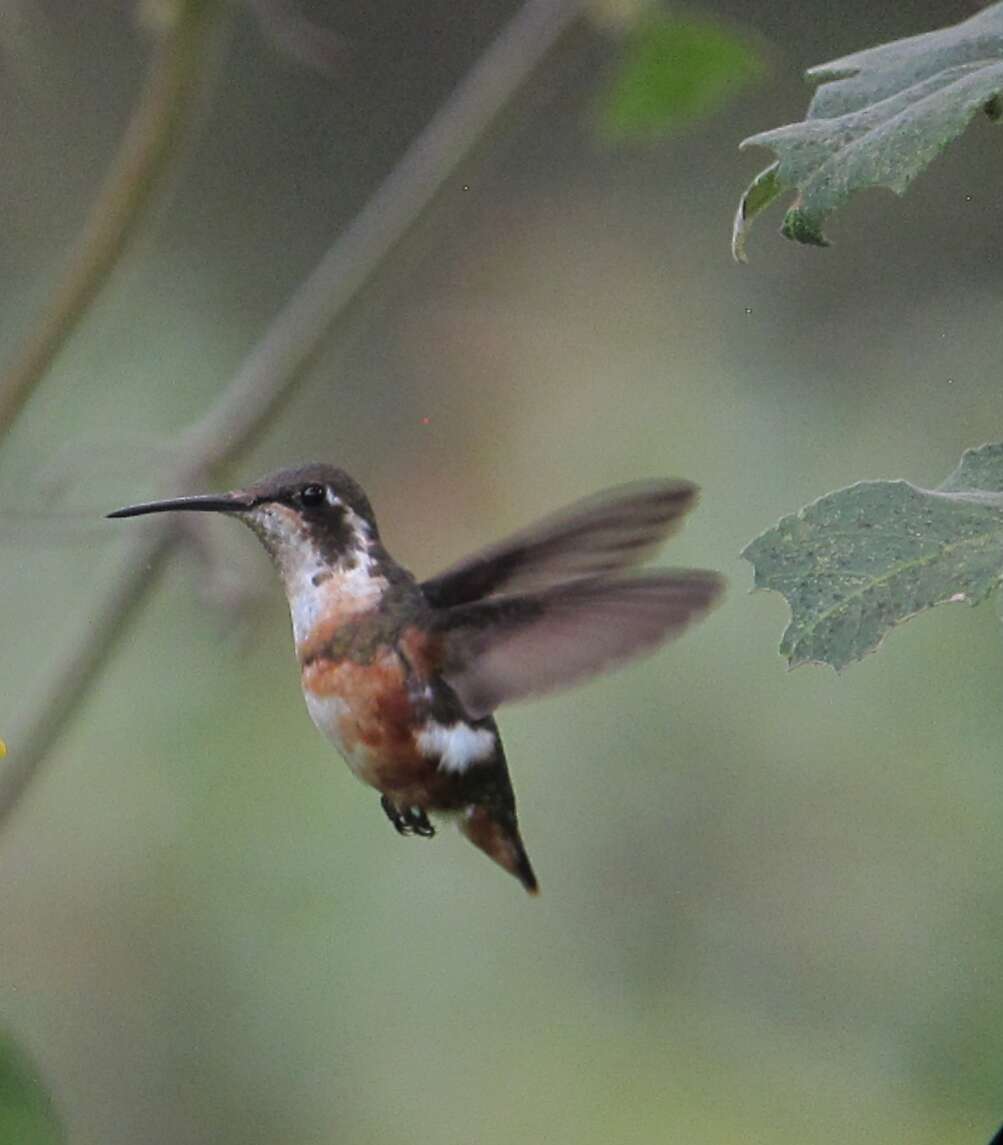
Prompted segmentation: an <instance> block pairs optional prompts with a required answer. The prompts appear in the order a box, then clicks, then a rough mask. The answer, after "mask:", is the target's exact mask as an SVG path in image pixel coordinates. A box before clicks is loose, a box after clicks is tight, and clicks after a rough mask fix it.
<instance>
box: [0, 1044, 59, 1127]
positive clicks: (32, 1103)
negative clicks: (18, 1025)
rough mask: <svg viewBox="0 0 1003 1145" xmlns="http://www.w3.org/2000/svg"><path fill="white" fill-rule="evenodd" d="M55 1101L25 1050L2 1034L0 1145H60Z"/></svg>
mask: <svg viewBox="0 0 1003 1145" xmlns="http://www.w3.org/2000/svg"><path fill="white" fill-rule="evenodd" d="M64 1140H65V1138H64V1136H63V1131H62V1127H61V1126H60V1123H59V1119H58V1118H57V1117H56V1113H55V1110H54V1108H53V1105H52V1100H51V1098H50V1097H49V1094H48V1092H47V1091H46V1089H45V1086H44V1085H43V1084H42V1081H41V1079H40V1077H39V1075H38V1072H37V1071H36V1069H35V1067H34V1066H33V1065H32V1063H31V1062H30V1061H29V1060H28V1058H27V1056H26V1055H25V1053H24V1052H23V1050H21V1049H19V1048H18V1047H17V1046H16V1045H15V1044H14V1042H13V1041H12V1040H11V1039H10V1038H9V1037H7V1036H6V1035H4V1034H0V1142H4V1143H6V1142H8V1141H9V1142H11V1143H13V1142H17V1145H61V1143H62V1142H63V1141H64Z"/></svg>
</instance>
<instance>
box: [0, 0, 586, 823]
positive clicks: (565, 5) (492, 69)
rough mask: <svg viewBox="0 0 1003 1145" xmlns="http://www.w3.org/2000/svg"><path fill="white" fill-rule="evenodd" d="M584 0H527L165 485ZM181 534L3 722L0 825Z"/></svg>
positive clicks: (143, 551) (328, 315)
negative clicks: (17, 713) (6, 731)
mask: <svg viewBox="0 0 1003 1145" xmlns="http://www.w3.org/2000/svg"><path fill="white" fill-rule="evenodd" d="M582 7H583V0H527V2H526V3H525V4H524V5H523V7H522V8H521V9H520V10H519V12H518V13H517V14H516V15H515V16H514V17H513V19H512V20H511V22H510V23H509V24H508V25H507V26H506V27H505V28H504V29H503V30H502V32H501V33H500V34H499V35H498V37H497V38H496V39H495V41H494V42H493V43H492V44H491V45H490V46H489V47H488V49H487V50H486V51H485V53H484V54H483V55H482V56H481V58H480V59H479V60H478V61H477V63H476V64H475V65H474V66H473V68H472V69H471V71H470V72H469V73H468V75H467V76H466V78H465V79H464V80H463V81H462V83H461V84H460V85H459V87H457V89H456V90H455V91H454V92H453V94H452V95H451V96H450V97H449V99H448V100H447V101H446V103H445V104H444V105H443V107H442V108H441V109H440V110H439V111H438V112H437V113H436V115H435V116H434V118H433V119H432V120H431V122H430V123H429V124H428V126H427V127H426V128H425V129H424V130H423V131H422V132H421V133H420V134H419V136H418V137H417V138H416V139H415V141H414V142H413V143H412V145H411V146H410V147H409V148H408V150H407V151H406V152H405V154H404V156H403V157H402V159H401V160H400V162H399V163H398V164H397V166H396V167H395V168H394V170H393V171H392V172H391V173H390V175H389V176H388V178H387V179H386V181H385V182H384V183H383V184H382V186H381V187H380V188H379V189H378V190H377V191H376V193H375V194H374V195H373V197H372V198H371V199H370V200H369V201H368V202H367V203H366V205H365V206H364V207H363V208H362V210H361V211H360V212H359V214H358V215H357V216H356V218H355V219H354V220H353V221H352V223H350V224H349V226H348V228H347V229H346V230H345V231H344V232H342V234H341V235H340V236H339V237H338V238H337V239H336V240H335V242H334V244H333V245H332V246H331V248H330V249H329V251H328V252H327V254H326V255H325V256H324V258H323V260H322V261H321V262H320V264H319V265H318V266H317V268H316V269H315V270H314V271H313V273H312V274H311V275H310V277H309V278H308V279H307V280H306V282H305V283H304V284H303V285H302V286H301V287H300V289H299V290H298V291H297V292H296V294H295V295H293V297H292V299H290V301H289V302H288V303H287V304H286V306H285V307H284V308H283V310H282V311H281V312H280V313H279V315H278V316H277V317H276V318H275V320H274V321H273V322H272V324H271V326H270V327H269V328H268V330H267V331H266V332H265V334H264V336H263V337H262V339H261V340H260V341H259V342H258V344H257V345H256V346H255V348H254V349H253V350H252V351H251V353H250V355H249V356H248V358H247V360H246V361H245V363H244V365H243V366H242V367H241V368H240V369H239V370H238V372H237V374H236V376H235V377H234V378H233V380H232V381H231V382H230V384H229V385H228V386H227V387H226V389H225V390H224V391H223V393H222V394H221V395H220V397H219V399H218V401H217V402H216V404H215V406H213V407H212V408H211V409H210V410H209V411H208V413H207V414H206V415H205V417H204V418H203V419H202V420H201V421H200V422H198V423H197V424H196V425H194V426H193V427H192V428H191V429H190V430H189V431H188V432H187V433H186V434H185V435H184V436H183V438H182V442H181V457H180V463H179V465H178V467H177V469H175V470H174V471H173V473H172V475H171V477H170V480H171V488H170V493H171V495H173V496H177V495H180V494H183V493H186V492H191V491H195V490H196V489H197V487H198V485H199V484H200V481H201V480H202V479H204V474H205V473H206V471H207V470H208V469H211V468H212V467H214V466H216V465H218V464H220V463H221V462H223V461H225V460H231V459H233V458H234V457H235V456H237V454H238V453H239V452H240V451H241V450H243V449H244V448H246V447H247V445H248V444H249V443H250V442H251V441H252V440H253V439H254V437H255V436H256V435H257V434H258V433H259V432H260V431H261V430H262V429H263V428H264V427H265V426H266V425H267V424H268V423H269V422H270V421H271V418H272V414H273V413H274V411H275V409H276V407H277V406H278V404H279V403H280V402H281V401H282V400H283V399H284V398H285V397H286V396H287V395H288V393H289V392H290V390H291V389H292V387H293V386H294V385H295V384H296V383H297V382H298V381H299V380H300V379H301V378H302V377H303V375H304V374H305V372H306V370H307V369H308V367H309V366H310V364H311V362H312V361H313V360H314V358H315V357H316V355H317V353H318V352H319V350H320V348H321V346H322V344H323V341H324V338H325V336H326V334H327V333H328V331H329V330H330V329H331V327H332V325H333V324H334V322H335V321H336V319H337V318H338V317H339V316H340V314H341V313H342V312H343V311H344V309H345V307H346V306H347V305H348V303H349V302H351V301H352V299H353V298H354V297H355V295H356V294H357V293H358V292H359V290H360V289H361V288H362V287H363V286H364V285H365V283H366V282H367V281H368V279H369V278H370V277H371V276H372V275H373V273H374V272H375V271H376V269H377V268H378V267H379V265H380V264H381V262H382V261H383V259H384V258H385V257H386V256H387V254H388V253H389V252H390V251H391V250H392V248H393V247H394V246H395V245H396V243H397V242H398V241H399V240H400V239H401V238H402V237H403V235H404V234H405V233H406V231H407V230H408V229H409V228H410V227H411V226H412V225H413V224H414V223H415V221H416V220H417V218H418V216H419V215H420V214H421V212H422V211H423V210H424V209H425V207H426V206H427V205H428V204H429V202H430V201H431V199H432V198H433V196H434V195H435V193H436V191H437V190H438V189H439V188H440V187H441V186H442V184H443V183H444V182H445V181H446V179H448V178H449V176H450V175H451V174H452V172H453V171H454V170H455V169H456V168H457V166H458V165H459V164H460V163H461V162H462V160H463V159H464V158H465V157H466V156H467V154H469V152H470V150H471V149H472V148H473V146H474V145H475V144H476V143H477V142H478V140H479V139H480V138H481V136H482V135H483V134H484V132H485V131H486V130H487V128H488V126H489V125H490V124H491V122H492V121H493V119H494V118H495V116H496V115H497V114H498V113H499V111H501V109H502V108H503V107H504V106H505V105H506V104H507V103H508V102H509V100H510V99H511V98H512V97H513V96H514V95H515V94H516V92H518V90H519V89H520V88H521V86H522V85H523V84H524V83H525V81H526V80H527V79H528V78H529V76H530V74H531V73H532V72H533V71H534V70H535V68H536V67H538V66H539V64H540V63H541V62H542V61H543V60H544V59H545V58H546V56H547V55H548V54H549V52H550V51H551V50H552V49H553V47H554V46H555V44H556V43H557V42H558V40H559V39H560V38H561V37H562V35H563V34H564V32H565V31H566V30H567V29H568V28H569V27H570V26H571V24H572V23H573V22H574V21H575V19H576V18H577V16H578V14H579V12H580V11H581V9H582ZM176 537H177V534H176V532H175V531H174V529H173V526H172V525H171V523H170V522H169V521H165V522H163V523H161V522H159V521H158V522H151V523H150V524H149V525H148V526H147V527H146V528H145V529H144V530H143V532H142V535H141V536H140V537H139V538H138V539H137V540H135V541H134V542H132V544H131V545H130V547H129V548H128V549H127V550H126V551H125V553H123V556H122V560H121V563H120V565H119V567H118V569H117V571H116V572H115V574H114V575H113V576H112V577H111V579H110V581H109V583H108V585H107V586H106V587H105V589H104V591H103V593H102V595H101V597H100V598H99V600H98V603H97V605H96V606H95V609H94V612H93V614H92V616H91V617H90V618H89V619H88V622H87V624H86V625H85V627H84V628H83V629H82V630H81V631H80V633H79V634H78V636H77V639H76V641H75V642H74V644H72V645H71V647H70V648H69V649H68V650H65V651H64V652H62V653H61V655H60V657H59V659H58V666H57V668H56V669H55V671H54V672H53V673H52V675H51V678H50V679H49V680H48V681H46V683H45V684H44V685H43V686H42V688H41V690H40V693H39V695H38V696H37V697H36V699H35V702H34V704H32V705H30V706H29V707H28V708H27V709H26V711H25V712H24V713H23V714H22V717H21V721H20V723H19V725H18V726H16V727H15V728H14V729H12V730H11V733H10V737H9V740H8V745H9V749H10V756H9V757H8V760H7V762H6V764H5V765H3V766H2V767H0V826H2V825H3V824H4V823H5V822H6V820H7V818H8V817H9V816H10V814H11V813H12V811H13V810H14V808H15V807H16V806H17V804H18V802H19V800H20V798H21V796H22V795H23V794H24V792H25V790H26V789H27V787H28V785H29V784H30V782H31V780H32V779H33V778H34V777H35V775H37V773H38V771H39V768H40V765H41V764H42V762H43V761H44V760H45V758H46V755H47V754H48V752H49V749H50V748H51V747H52V746H53V744H54V743H55V742H56V740H57V739H58V737H59V735H60V734H61V732H62V731H63V729H64V728H65V727H66V725H67V723H68V722H69V721H70V719H71V718H72V716H73V715H74V714H75V712H76V710H77V708H78V707H79V705H80V703H81V701H82V700H83V699H84V697H85V696H86V695H87V694H88V692H89V690H90V688H91V685H92V684H93V683H94V681H95V680H96V678H97V676H98V675H99V673H100V671H101V669H102V668H103V667H104V665H105V663H106V662H107V661H108V659H109V657H110V655H111V653H112V652H113V650H114V648H115V646H116V644H117V642H118V639H119V637H120V636H121V635H122V634H123V633H124V632H125V631H126V629H127V628H128V627H129V624H130V623H131V621H132V618H133V616H134V615H135V614H136V611H137V608H138V606H139V604H140V603H141V602H142V601H143V599H144V598H145V596H146V594H147V592H148V590H149V589H150V587H151V586H152V584H153V582H154V580H155V579H156V576H157V574H158V573H159V571H160V569H161V568H162V567H163V564H164V561H165V559H166V557H167V556H168V554H169V553H170V552H171V550H172V548H173V546H174V541H175V539H176Z"/></svg>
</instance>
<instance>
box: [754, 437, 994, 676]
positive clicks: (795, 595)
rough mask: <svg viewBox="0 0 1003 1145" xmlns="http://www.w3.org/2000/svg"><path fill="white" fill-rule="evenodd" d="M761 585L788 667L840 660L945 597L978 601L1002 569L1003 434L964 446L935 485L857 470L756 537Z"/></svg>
mask: <svg viewBox="0 0 1003 1145" xmlns="http://www.w3.org/2000/svg"><path fill="white" fill-rule="evenodd" d="M742 555H743V556H744V557H746V558H747V559H748V560H750V561H751V562H752V564H753V566H754V568H755V584H756V587H757V588H770V589H774V590H775V591H776V592H779V593H782V594H783V595H784V596H785V597H786V598H787V602H788V604H789V605H790V606H791V621H790V624H789V625H788V626H787V630H786V631H785V632H784V635H783V639H782V641H781V643H780V651H781V654H783V655H785V656H787V658H788V660H789V661H790V664H791V666H792V667H796V666H797V665H798V664H804V663H807V662H809V661H816V662H820V663H825V664H831V665H832V666H833V667H834V668H843V667H845V666H846V665H847V664H849V663H850V662H851V661H853V660H859V659H860V658H861V657H862V656H863V655H865V653H867V652H872V651H874V650H875V649H876V648H877V647H878V645H879V644H880V643H881V640H882V639H883V638H884V636H885V635H886V634H887V633H888V632H889V631H890V630H891V628H892V627H893V626H894V625H896V624H899V623H901V622H902V621H903V620H908V619H909V618H910V617H911V616H914V615H915V614H916V613H918V612H922V611H923V610H924V609H927V608H932V607H933V606H934V605H937V604H944V603H948V602H952V603H953V602H965V603H967V604H978V603H979V602H980V601H982V600H984V599H985V598H986V597H987V596H988V595H989V594H990V593H991V592H992V591H993V589H994V588H996V586H997V585H998V584H999V582H1000V579H1001V576H1003V443H997V444H994V445H984V446H982V447H981V448H979V449H971V450H968V452H967V453H965V455H964V456H963V457H962V459H961V463H960V464H959V465H958V467H957V469H955V471H954V472H953V473H952V474H951V475H950V477H948V478H947V480H946V481H945V482H944V483H943V484H942V485H940V486H939V487H938V488H937V489H920V488H918V487H917V486H915V485H911V484H910V483H909V482H908V481H862V482H860V483H859V484H857V485H851V486H850V487H849V488H847V489H839V490H837V491H836V492H835V493H830V494H828V495H827V496H825V497H822V498H821V499H820V500H818V501H815V502H814V503H813V504H811V505H808V506H807V507H806V508H805V509H802V510H801V512H800V513H796V514H794V515H792V516H790V517H784V518H783V520H782V521H780V522H779V524H777V525H776V526H775V527H774V528H772V529H768V530H767V531H766V532H765V533H763V534H762V535H761V536H759V537H757V538H756V539H755V540H754V541H752V542H751V544H749V545H748V547H747V548H746V549H745V552H744V553H743V554H742Z"/></svg>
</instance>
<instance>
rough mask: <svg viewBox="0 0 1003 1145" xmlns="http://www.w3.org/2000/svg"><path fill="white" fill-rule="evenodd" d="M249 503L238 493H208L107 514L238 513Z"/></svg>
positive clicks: (117, 515) (127, 508) (123, 515)
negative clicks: (184, 511)
mask: <svg viewBox="0 0 1003 1145" xmlns="http://www.w3.org/2000/svg"><path fill="white" fill-rule="evenodd" d="M250 507H251V501H250V499H249V498H248V497H245V496H244V495H243V494H240V493H210V494H208V495H207V496H203V497H177V498H175V499H174V500H173V501H147V502H145V503H144V504H142V505H127V506H126V507H125V508H124V509H116V510H115V512H114V513H108V514H107V515H108V516H109V517H141V516H143V515H144V514H145V513H173V512H176V511H178V510H189V511H197V512H199V513H239V512H240V511H241V509H249V508H250Z"/></svg>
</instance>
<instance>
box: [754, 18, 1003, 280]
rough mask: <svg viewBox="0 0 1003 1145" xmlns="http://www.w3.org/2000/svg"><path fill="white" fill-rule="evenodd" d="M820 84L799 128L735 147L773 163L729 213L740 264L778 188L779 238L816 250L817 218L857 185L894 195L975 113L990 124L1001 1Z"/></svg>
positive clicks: (1002, 22)
mask: <svg viewBox="0 0 1003 1145" xmlns="http://www.w3.org/2000/svg"><path fill="white" fill-rule="evenodd" d="M808 79H809V80H811V81H813V82H815V83H819V84H821V86H820V87H819V89H818V90H817V91H816V92H815V95H814V97H813V98H812V101H811V103H810V105H809V107H808V112H807V114H806V116H805V119H804V121H803V122H800V123H791V124H788V125H787V126H786V127H778V128H775V129H774V130H773V131H764V132H761V133H760V134H759V135H753V136H751V137H750V138H749V139H746V140H744V141H743V142H742V144H741V146H742V147H743V148H745V147H768V148H769V149H770V150H771V151H773V153H774V154H775V155H776V157H777V162H776V163H774V164H772V165H771V166H770V167H768V168H767V169H766V170H765V171H763V172H762V173H761V174H760V175H759V176H758V177H757V178H756V179H755V181H754V182H753V183H752V185H751V186H750V187H749V189H748V190H747V191H746V193H745V195H744V196H743V197H742V201H741V203H740V204H739V207H738V213H737V214H736V216H735V227H734V231H733V235H732V251H733V253H734V255H735V257H736V258H737V259H739V260H740V261H743V262H744V261H745V243H746V238H747V232H748V228H749V226H750V224H751V222H752V220H753V219H754V218H755V217H756V215H758V214H759V212H760V211H762V210H763V209H764V208H765V207H767V206H768V205H769V204H770V203H771V202H772V201H773V199H775V198H776V197H777V196H778V195H781V194H783V193H784V192H785V191H796V192H797V199H796V200H795V203H794V205H793V206H792V207H791V208H790V209H789V210H788V211H787V214H786V216H785V218H784V223H783V227H782V228H781V232H782V234H784V235H785V236H786V237H787V238H792V239H795V240H797V241H798V242H803V243H812V244H814V245H816V246H826V245H827V240H826V238H825V235H824V234H823V231H822V226H823V223H824V222H825V219H826V217H827V216H828V215H829V214H830V213H831V212H832V211H834V210H835V209H836V208H837V207H840V206H842V205H843V204H844V203H845V202H846V200H847V199H848V198H849V196H850V195H851V194H852V193H853V192H854V191H857V190H860V189H861V188H863V187H888V188H890V189H891V190H892V191H895V192H896V193H897V194H899V195H901V194H903V193H904V192H905V190H906V188H907V187H908V186H909V184H910V183H911V182H912V180H913V179H914V178H915V177H916V176H917V175H918V174H919V173H920V172H921V171H922V170H923V169H924V168H925V167H926V166H927V165H928V164H929V163H930V162H931V161H932V160H933V159H934V158H935V157H936V156H937V155H938V154H939V153H940V152H941V151H942V150H943V148H944V147H945V146H946V144H948V143H949V142H950V141H951V140H952V139H954V138H955V137H956V136H958V135H959V134H960V133H961V132H962V131H963V130H964V129H965V127H967V125H968V124H969V122H970V121H971V120H972V118H973V116H974V115H975V114H976V113H977V112H978V111H980V110H981V111H984V112H985V113H986V114H987V115H988V116H989V118H990V119H992V120H993V121H996V120H998V119H999V116H1000V111H1001V105H1000V93H1001V92H1003V3H996V4H992V5H991V6H990V7H988V8H986V9H984V10H983V11H981V12H979V13H977V14H976V15H975V16H972V17H971V18H970V19H968V20H965V21H963V22H962V23H960V24H956V25H953V26H951V27H949V28H941V29H939V30H938V31H935V32H926V33H924V34H922V35H919V36H910V37H908V38H907V39H904V40H895V41H893V42H892V43H890V44H882V45H880V46H879V47H876V48H869V49H867V50H866V51H862V52H857V53H855V54H854V55H851V56H845V57H843V59H840V60H834V61H833V62H832V63H828V64H822V65H821V66H819V67H816V68H812V69H811V70H810V71H809V72H808Z"/></svg>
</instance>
